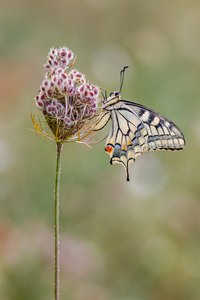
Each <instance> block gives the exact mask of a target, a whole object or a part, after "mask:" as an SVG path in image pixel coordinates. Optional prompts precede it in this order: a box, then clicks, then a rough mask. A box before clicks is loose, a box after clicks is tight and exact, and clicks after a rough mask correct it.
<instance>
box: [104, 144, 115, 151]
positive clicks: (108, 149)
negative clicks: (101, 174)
mask: <svg viewBox="0 0 200 300" xmlns="http://www.w3.org/2000/svg"><path fill="white" fill-rule="evenodd" d="M112 150H113V147H112V146H111V145H107V146H106V147H105V151H106V152H108V153H111V152H112Z"/></svg>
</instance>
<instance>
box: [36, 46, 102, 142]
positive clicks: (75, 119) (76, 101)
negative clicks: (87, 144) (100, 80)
mask: <svg viewBox="0 0 200 300" xmlns="http://www.w3.org/2000/svg"><path fill="white" fill-rule="evenodd" d="M74 63H75V58H74V53H73V52H72V51H71V50H69V49H68V48H66V47H61V48H55V49H54V48H52V49H51V50H50V51H49V54H48V57H47V62H46V64H45V65H44V67H45V70H46V73H45V78H44V80H43V81H42V84H41V86H40V89H39V92H38V94H37V96H36V97H35V102H36V105H37V107H38V108H39V109H40V110H41V111H42V113H43V115H44V117H45V120H46V123H47V124H48V127H49V128H50V129H51V131H52V133H53V135H54V137H52V136H51V135H49V134H48V133H47V132H48V131H45V130H44V128H43V126H42V125H41V122H40V123H38V122H36V120H35V118H34V117H33V116H32V121H33V124H34V127H35V129H36V132H37V133H38V134H39V135H42V136H46V137H49V138H54V139H55V140H56V141H57V142H66V141H71V140H74V141H78V140H82V139H84V137H86V136H87V135H88V134H89V133H90V132H91V126H90V125H89V121H90V120H91V119H92V118H93V117H94V115H95V114H96V112H97V109H98V97H99V88H98V87H97V86H95V85H93V84H91V83H90V82H88V81H87V80H86V78H85V75H84V74H82V73H80V72H79V71H78V70H76V69H73V68H72V66H73V65H74ZM83 127H84V128H83Z"/></svg>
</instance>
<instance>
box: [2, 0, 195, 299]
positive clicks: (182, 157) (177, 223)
mask: <svg viewBox="0 0 200 300" xmlns="http://www.w3.org/2000/svg"><path fill="white" fill-rule="evenodd" d="M199 32H200V2H199V1H197V0H190V1H187V0H183V1H179V0H173V1H162V0H152V1H148V0H142V1H141V0H137V1H133V0H124V1H120V0H115V1H114V0H109V1H107V0H101V1H100V0H82V1H81V0H77V1H64V0H61V1H47V0H45V1H37V0H35V1H25V0H13V1H5V0H2V1H1V9H0V90H1V97H0V99H1V100H0V101H1V102H0V105H1V109H0V128H1V130H0V299H1V300H24V299H29V300H35V299H37V300H47V299H52V298H53V297H52V295H53V285H52V279H53V274H52V273H53V189H54V188H53V185H54V170H55V144H54V143H53V142H49V141H45V140H43V139H41V138H38V137H37V136H36V135H34V133H33V132H32V131H30V129H31V128H32V124H31V120H30V112H32V113H36V114H40V112H39V111H38V110H37V109H36V107H35V103H34V97H35V95H36V94H37V91H38V88H39V85H40V82H41V80H42V79H43V76H44V68H43V64H44V63H45V62H46V56H47V53H48V51H49V48H50V47H52V46H55V47H58V46H63V45H65V46H67V47H69V48H70V49H72V50H73V51H74V52H75V54H76V55H77V56H78V59H77V64H76V67H77V68H78V69H79V70H80V71H81V72H83V73H85V74H86V76H87V78H88V79H89V80H91V82H92V83H95V84H97V85H99V86H101V87H103V88H105V89H107V91H108V92H111V91H113V90H117V89H118V88H119V71H120V69H121V68H122V67H123V66H125V65H128V66H129V69H128V70H127V72H126V77H125V82H124V87H123V97H124V98H125V99H127V100H133V101H138V102H139V103H142V104H144V105H146V106H149V107H151V108H153V109H154V110H156V111H159V112H160V113H161V114H164V115H165V116H167V117H168V118H169V119H171V120H174V121H175V122H176V123H177V125H178V126H180V128H181V129H182V131H183V132H184V134H185V137H186V140H187V147H186V148H185V150H184V151H181V152H174V153H172V152H156V153H147V154H146V155H144V156H143V157H141V158H139V159H138V160H137V162H136V163H135V164H134V165H133V166H132V168H131V181H130V182H128V183H127V182H126V181H125V173H124V170H123V168H122V167H121V166H118V165H117V166H113V167H111V166H110V164H109V157H108V156H107V154H106V153H105V152H104V142H102V143H100V144H97V145H94V146H93V149H89V148H87V147H86V146H84V145H81V144H69V145H65V147H64V151H63V155H62V177H61V216H60V218H61V252H62V253H61V299H68V300H93V299H95V300H160V299H162V300H179V299H180V300H191V299H192V300H199V299H200V267H199V266H200V217H199V216H200V184H199V178H200V171H199V162H200V160H199V151H200V101H199V94H200V88H199V82H200V35H199ZM107 130H108V129H107Z"/></svg>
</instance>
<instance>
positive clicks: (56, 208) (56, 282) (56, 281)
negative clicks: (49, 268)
mask: <svg viewBox="0 0 200 300" xmlns="http://www.w3.org/2000/svg"><path fill="white" fill-rule="evenodd" d="M62 146H63V145H62V143H57V157H56V176H55V194H54V239H55V241H54V243H55V244H54V246H55V248H54V300H59V299H60V280H59V272H60V231H59V207H60V199H59V188H60V172H61V152H62Z"/></svg>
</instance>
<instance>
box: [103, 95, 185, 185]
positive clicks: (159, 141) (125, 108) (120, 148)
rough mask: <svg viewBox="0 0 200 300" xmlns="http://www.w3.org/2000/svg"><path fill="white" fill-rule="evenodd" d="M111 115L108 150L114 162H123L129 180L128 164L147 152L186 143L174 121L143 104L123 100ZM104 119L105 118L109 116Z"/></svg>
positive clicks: (170, 148)
mask: <svg viewBox="0 0 200 300" xmlns="http://www.w3.org/2000/svg"><path fill="white" fill-rule="evenodd" d="M109 114H110V116H111V120H112V127H111V130H110V133H109V135H108V138H107V141H106V146H105V151H106V152H107V153H108V154H109V155H110V163H111V164H113V163H121V164H123V166H124V167H125V170H126V173H127V180H129V172H128V169H129V165H130V164H131V163H132V162H134V161H135V159H136V158H137V157H139V156H140V155H142V154H143V153H144V152H146V151H151V150H158V149H161V150H162V149H164V150H180V149H183V147H184V145H185V139H184V136H183V134H182V133H181V131H180V129H179V128H178V127H177V126H176V125H175V124H174V123H173V122H171V121H169V120H167V119H166V118H165V117H163V116H161V115H159V114H157V113H155V112H154V111H152V110H151V109H149V108H147V107H144V106H142V105H140V104H137V103H133V102H129V101H123V100H120V101H118V102H117V103H116V104H115V106H114V107H113V109H112V110H110V111H109ZM104 118H105V119H104V121H105V120H107V118H108V116H107V115H106V117H104ZM108 120H109V118H108ZM108 120H107V122H108ZM107 122H106V124H107ZM104 123H105V122H104ZM102 124H103V123H102ZM104 126H105V125H104ZM104 126H103V127H104Z"/></svg>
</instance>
